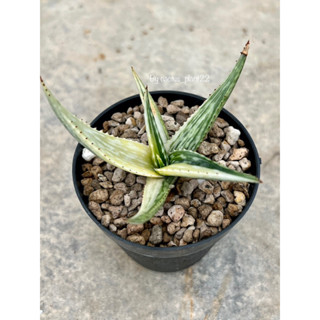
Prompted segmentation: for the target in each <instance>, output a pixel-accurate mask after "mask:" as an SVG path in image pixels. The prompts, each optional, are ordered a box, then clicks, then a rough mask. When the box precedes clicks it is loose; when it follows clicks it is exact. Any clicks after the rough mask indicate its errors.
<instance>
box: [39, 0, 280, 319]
mask: <svg viewBox="0 0 320 320" xmlns="http://www.w3.org/2000/svg"><path fill="white" fill-rule="evenodd" d="M248 39H250V40H251V43H252V45H251V50H250V54H249V57H248V59H247V63H246V66H245V69H244V71H243V73H242V75H241V78H240V80H239V83H238V85H237V87H236V89H235V90H234V92H233V93H232V96H231V98H230V99H229V101H228V102H227V104H226V108H227V109H228V110H229V111H231V112H232V113H233V114H234V115H235V116H237V117H238V118H239V120H240V121H241V122H242V123H243V124H244V125H245V126H246V127H247V128H248V130H249V132H250V134H251V135H252V137H253V138H254V140H255V143H256V145H257V147H258V150H259V153H260V156H261V158H262V162H263V165H262V176H261V178H262V180H263V182H264V183H263V184H262V185H261V186H260V187H259V191H258V195H257V197H256V200H255V201H254V204H253V205H252V207H251V209H250V211H249V212H248V213H247V215H246V217H245V218H244V219H243V220H242V221H241V222H240V223H239V224H238V225H237V226H236V227H235V228H234V229H233V230H232V231H231V232H230V234H229V235H228V236H227V237H225V238H224V239H222V240H221V241H220V242H219V243H218V244H217V245H216V246H215V247H213V249H212V250H211V251H210V252H209V253H208V254H207V255H206V256H205V257H204V258H203V260H201V261H200V262H199V263H198V264H196V265H194V266H193V267H191V268H189V269H187V270H185V271H181V272H177V273H169V274H162V273H157V272H153V271H150V270H147V269H144V268H143V267H141V266H139V265H138V264H136V263H135V262H134V261H132V260H131V259H130V258H129V257H128V256H127V255H126V254H125V253H124V252H123V251H122V250H120V249H119V248H118V247H117V246H116V244H114V243H113V242H112V241H111V240H109V239H108V238H107V237H106V236H105V235H104V234H103V233H102V232H101V231H100V230H99V229H98V228H97V227H96V226H95V225H94V223H93V222H92V221H91V220H89V218H88V216H87V215H86V214H85V212H84V211H83V209H82V208H81V205H80V202H79V201H78V199H77V197H76V194H75V192H74V190H73V184H72V179H71V163H72V156H73V152H74V148H75V146H76V141H75V140H74V139H73V138H72V137H71V136H70V134H69V133H68V132H67V131H66V130H65V129H64V128H63V126H62V125H61V124H60V123H59V122H58V120H57V119H56V118H55V116H54V114H53V112H52V111H51V109H50V108H49V105H48V103H47V102H46V101H45V99H44V96H43V95H41V303H40V309H41V310H42V313H41V319H43V320H51V319H55V320H56V319H64V320H69V319H70V320H71V319H72V320H75V319H79V320H86V319H90V320H91V319H94V320H104V319H112V320H113V319H121V320H122V319H123V320H131V319H132V320H135V319H147V320H149V319H157V320H158V319H166V320H171V319H172V320H175V319H182V320H189V319H192V320H198V319H199V320H200V319H201V320H204V319H205V320H211V319H223V320H224V319H227V320H237V319H241V320H242V319H246V320H251V319H259V320H263V319H265V320H275V319H279V3H278V1H271V0H266V1H254V0H243V1H236V0H233V1H218V0H217V1H213V0H212V1H196V0H191V1H183V0H177V1H169V0H164V1H130V0H119V1H113V0H91V1H83V0H82V1H75V0H64V1H62V0H61V1H56V0H42V1H41V74H42V77H43V78H44V79H45V80H46V83H47V84H48V86H49V87H50V88H51V89H52V90H53V92H54V93H55V94H56V95H57V97H59V99H60V101H61V102H62V103H63V104H64V105H65V106H66V107H68V108H69V109H70V110H71V111H73V112H74V113H75V114H77V115H79V116H81V117H82V118H84V119H86V120H88V121H91V120H92V119H93V118H94V117H95V116H96V115H97V114H98V113H100V112H101V111H102V110H103V109H105V108H106V107H107V106H109V105H111V104H113V103H114V102H116V101H118V100H120V99H122V98H125V97H127V96H131V95H134V94H136V93H137V90H136V87H135V84H134V81H133V78H132V76H131V71H130V66H131V65H133V66H135V68H136V70H137V72H138V73H139V74H140V76H141V77H142V78H143V79H144V81H145V82H147V83H148V84H149V88H150V90H161V89H168V90H180V91H187V92H192V93H195V94H199V95H202V96H208V95H209V94H210V93H211V92H212V91H213V89H215V88H216V87H217V86H218V85H219V84H220V83H221V82H222V81H223V80H224V79H225V77H226V76H227V74H228V72H230V71H231V69H232V67H233V65H234V63H235V60H236V59H237V58H238V56H239V52H240V51H241V49H242V47H243V45H244V44H245V42H246V41H247V40H248ZM169 76H171V78H168V77H169ZM193 76H199V77H198V79H197V78H193ZM161 77H162V78H161Z"/></svg>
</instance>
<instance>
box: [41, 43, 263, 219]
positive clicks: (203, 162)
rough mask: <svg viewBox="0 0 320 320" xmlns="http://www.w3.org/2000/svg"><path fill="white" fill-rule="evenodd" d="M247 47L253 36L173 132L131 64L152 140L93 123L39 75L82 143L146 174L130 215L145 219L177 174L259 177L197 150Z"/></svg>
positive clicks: (60, 116)
mask: <svg viewBox="0 0 320 320" xmlns="http://www.w3.org/2000/svg"><path fill="white" fill-rule="evenodd" d="M248 49H249V41H248V43H247V44H246V46H245V47H244V49H243V51H242V52H241V55H240V58H239V59H238V61H237V62H236V65H235V67H234V68H233V70H232V71H231V73H230V75H229V76H228V77H227V79H226V80H225V81H224V82H223V83H222V85H220V87H219V88H218V89H217V90H215V91H214V92H213V93H212V94H211V95H210V96H209V98H208V99H207V100H205V101H204V102H203V104H202V105H201V106H200V107H199V109H198V110H197V111H196V112H195V113H193V114H192V115H191V116H190V117H189V118H188V120H187V121H186V122H185V123H184V124H183V125H182V126H181V128H180V129H179V130H178V131H177V132H176V133H175V134H174V135H173V136H172V137H171V138H169V134H168V131H167V129H166V127H165V124H164V122H163V120H162V117H161V115H160V112H159V109H158V107H157V105H156V103H155V102H154V100H153V99H152V96H151V94H150V93H149V91H148V88H147V87H145V85H144V84H143V83H142V81H141V80H140V78H139V76H138V75H137V73H136V72H135V71H134V69H133V68H132V73H133V76H134V79H135V81H136V84H137V87H138V90H139V94H140V97H141V101H142V104H143V106H144V120H145V125H146V132H147V137H148V146H147V145H144V144H142V143H139V142H135V141H131V140H128V139H123V138H118V137H114V136H112V135H109V134H108V133H104V132H103V131H102V130H101V131H99V130H97V129H95V128H92V127H90V125H89V124H87V123H86V122H84V121H82V120H80V119H79V118H78V117H76V116H74V115H73V114H71V113H70V112H69V111H68V110H67V109H65V108H64V107H63V106H62V105H61V104H60V102H59V101H58V100H57V99H56V98H55V97H54V95H53V94H52V93H51V91H50V90H49V89H48V88H47V87H46V85H45V84H44V82H43V80H42V79H41V83H42V86H43V89H44V92H45V94H46V97H47V99H48V101H49V104H50V105H51V107H52V109H53V111H54V112H55V114H56V116H57V117H58V119H59V120H60V121H61V122H62V124H63V125H64V126H65V127H66V129H67V130H68V131H69V132H70V133H71V134H72V136H73V137H74V138H75V139H76V140H77V141H78V142H79V143H80V144H82V145H83V146H84V147H86V148H87V149H89V150H90V151H91V152H92V153H94V154H95V155H96V156H97V157H99V158H101V159H103V160H104V161H106V162H108V163H110V164H112V165H114V166H116V167H118V168H121V169H122V170H125V171H128V172H131V173H134V174H137V175H141V176H146V177H147V181H146V185H145V187H144V191H143V200H142V204H141V207H140V210H139V212H138V213H137V214H136V215H135V216H133V217H131V218H129V219H128V223H144V222H146V221H148V220H150V219H151V218H152V217H153V216H154V215H155V214H156V213H157V211H158V210H159V209H160V208H161V207H162V205H163V204H164V202H165V200H166V198H167V196H168V193H169V191H170V189H171V188H172V186H173V184H174V182H175V181H176V179H177V177H185V178H199V179H206V180H218V181H233V182H249V183H259V182H260V181H259V179H258V178H257V177H255V176H253V175H250V174H246V173H242V172H238V171H235V170H231V169H229V168H226V167H224V166H222V165H220V164H218V163H216V162H214V161H211V160H210V159H208V158H206V157H205V156H203V155H200V154H199V153H197V152H195V150H197V148H198V147H199V145H200V144H201V142H202V141H203V140H204V138H205V136H206V135H207V133H208V131H209V130H210V128H211V127H212V125H213V123H214V121H215V120H216V118H217V117H218V115H219V113H220V111H221V109H222V108H223V106H224V105H225V103H226V101H227V100H228V98H229V96H230V94H231V92H232V90H233V89H234V87H235V85H236V83H237V81H238V79H239V76H240V74H241V71H242V69H243V66H244V64H245V61H246V58H247V55H248Z"/></svg>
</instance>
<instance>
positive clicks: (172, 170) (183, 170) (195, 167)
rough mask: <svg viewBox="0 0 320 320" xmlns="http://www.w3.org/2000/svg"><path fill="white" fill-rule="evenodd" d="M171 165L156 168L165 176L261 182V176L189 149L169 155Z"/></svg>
mask: <svg viewBox="0 0 320 320" xmlns="http://www.w3.org/2000/svg"><path fill="white" fill-rule="evenodd" d="M169 160H170V163H171V165H169V166H167V167H163V168H159V169H155V170H156V171H157V172H158V173H160V174H161V175H164V176H176V177H185V178H198V179H206V180H219V181H233V182H250V183H259V182H261V181H260V180H259V178H257V177H255V176H253V175H251V174H247V173H242V172H238V171H235V170H231V169H229V168H226V167H224V166H222V165H220V164H218V163H216V162H214V161H211V160H210V159H208V158H206V157H205V156H203V155H201V154H199V153H196V152H193V151H189V150H181V151H175V152H173V153H171V154H170V155H169Z"/></svg>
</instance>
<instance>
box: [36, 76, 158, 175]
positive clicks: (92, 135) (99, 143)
mask: <svg viewBox="0 0 320 320" xmlns="http://www.w3.org/2000/svg"><path fill="white" fill-rule="evenodd" d="M41 82H42V85H43V89H44V93H45V94H46V97H47V99H48V101H49V104H50V105H51V107H52V109H53V111H54V113H55V114H56V116H57V117H58V119H59V120H60V121H61V123H62V124H63V125H64V126H65V127H66V129H67V130H68V131H69V132H70V133H71V135H72V136H73V137H74V138H75V139H76V140H77V141H78V142H79V143H81V144H82V145H83V146H84V147H86V148H87V149H89V150H90V151H91V152H92V153H94V154H95V155H96V156H97V157H99V158H101V159H103V160H104V161H106V162H108V163H110V164H112V165H114V166H117V167H118V168H121V169H123V170H125V171H128V172H131V173H134V174H138V175H142V176H146V177H154V178H161V176H160V175H159V174H158V173H156V172H155V171H154V169H153V163H152V157H151V151H150V148H149V147H148V146H146V145H144V144H142V143H138V142H135V141H131V140H127V139H121V138H117V137H114V136H111V135H109V134H107V133H103V132H102V131H98V130H96V129H93V128H91V127H90V125H88V124H87V123H85V122H83V121H82V120H80V119H79V118H77V117H76V116H74V115H73V114H71V113H70V112H69V111H68V110H67V109H65V108H64V107H63V106H62V105H61V104H60V102H59V101H58V100H57V99H56V98H55V97H54V96H53V94H52V93H51V92H50V90H49V89H48V88H47V87H46V85H45V84H44V82H43V81H42V79H41Z"/></svg>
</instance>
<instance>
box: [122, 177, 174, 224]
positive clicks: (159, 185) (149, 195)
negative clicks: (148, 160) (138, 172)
mask: <svg viewBox="0 0 320 320" xmlns="http://www.w3.org/2000/svg"><path fill="white" fill-rule="evenodd" d="M176 179H177V178H176V177H165V178H162V179H154V178H147V183H146V185H145V187H144V191H143V198H142V204H141V207H140V210H139V212H138V213H137V214H136V215H135V216H133V217H132V218H130V219H128V223H133V224H136V223H145V222H147V221H149V220H150V219H151V218H152V217H153V216H154V215H155V214H156V213H157V212H158V210H159V209H160V208H161V207H162V206H163V204H164V202H165V201H166V199H167V196H168V194H169V191H170V189H171V185H173V184H174V182H175V180H176Z"/></svg>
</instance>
